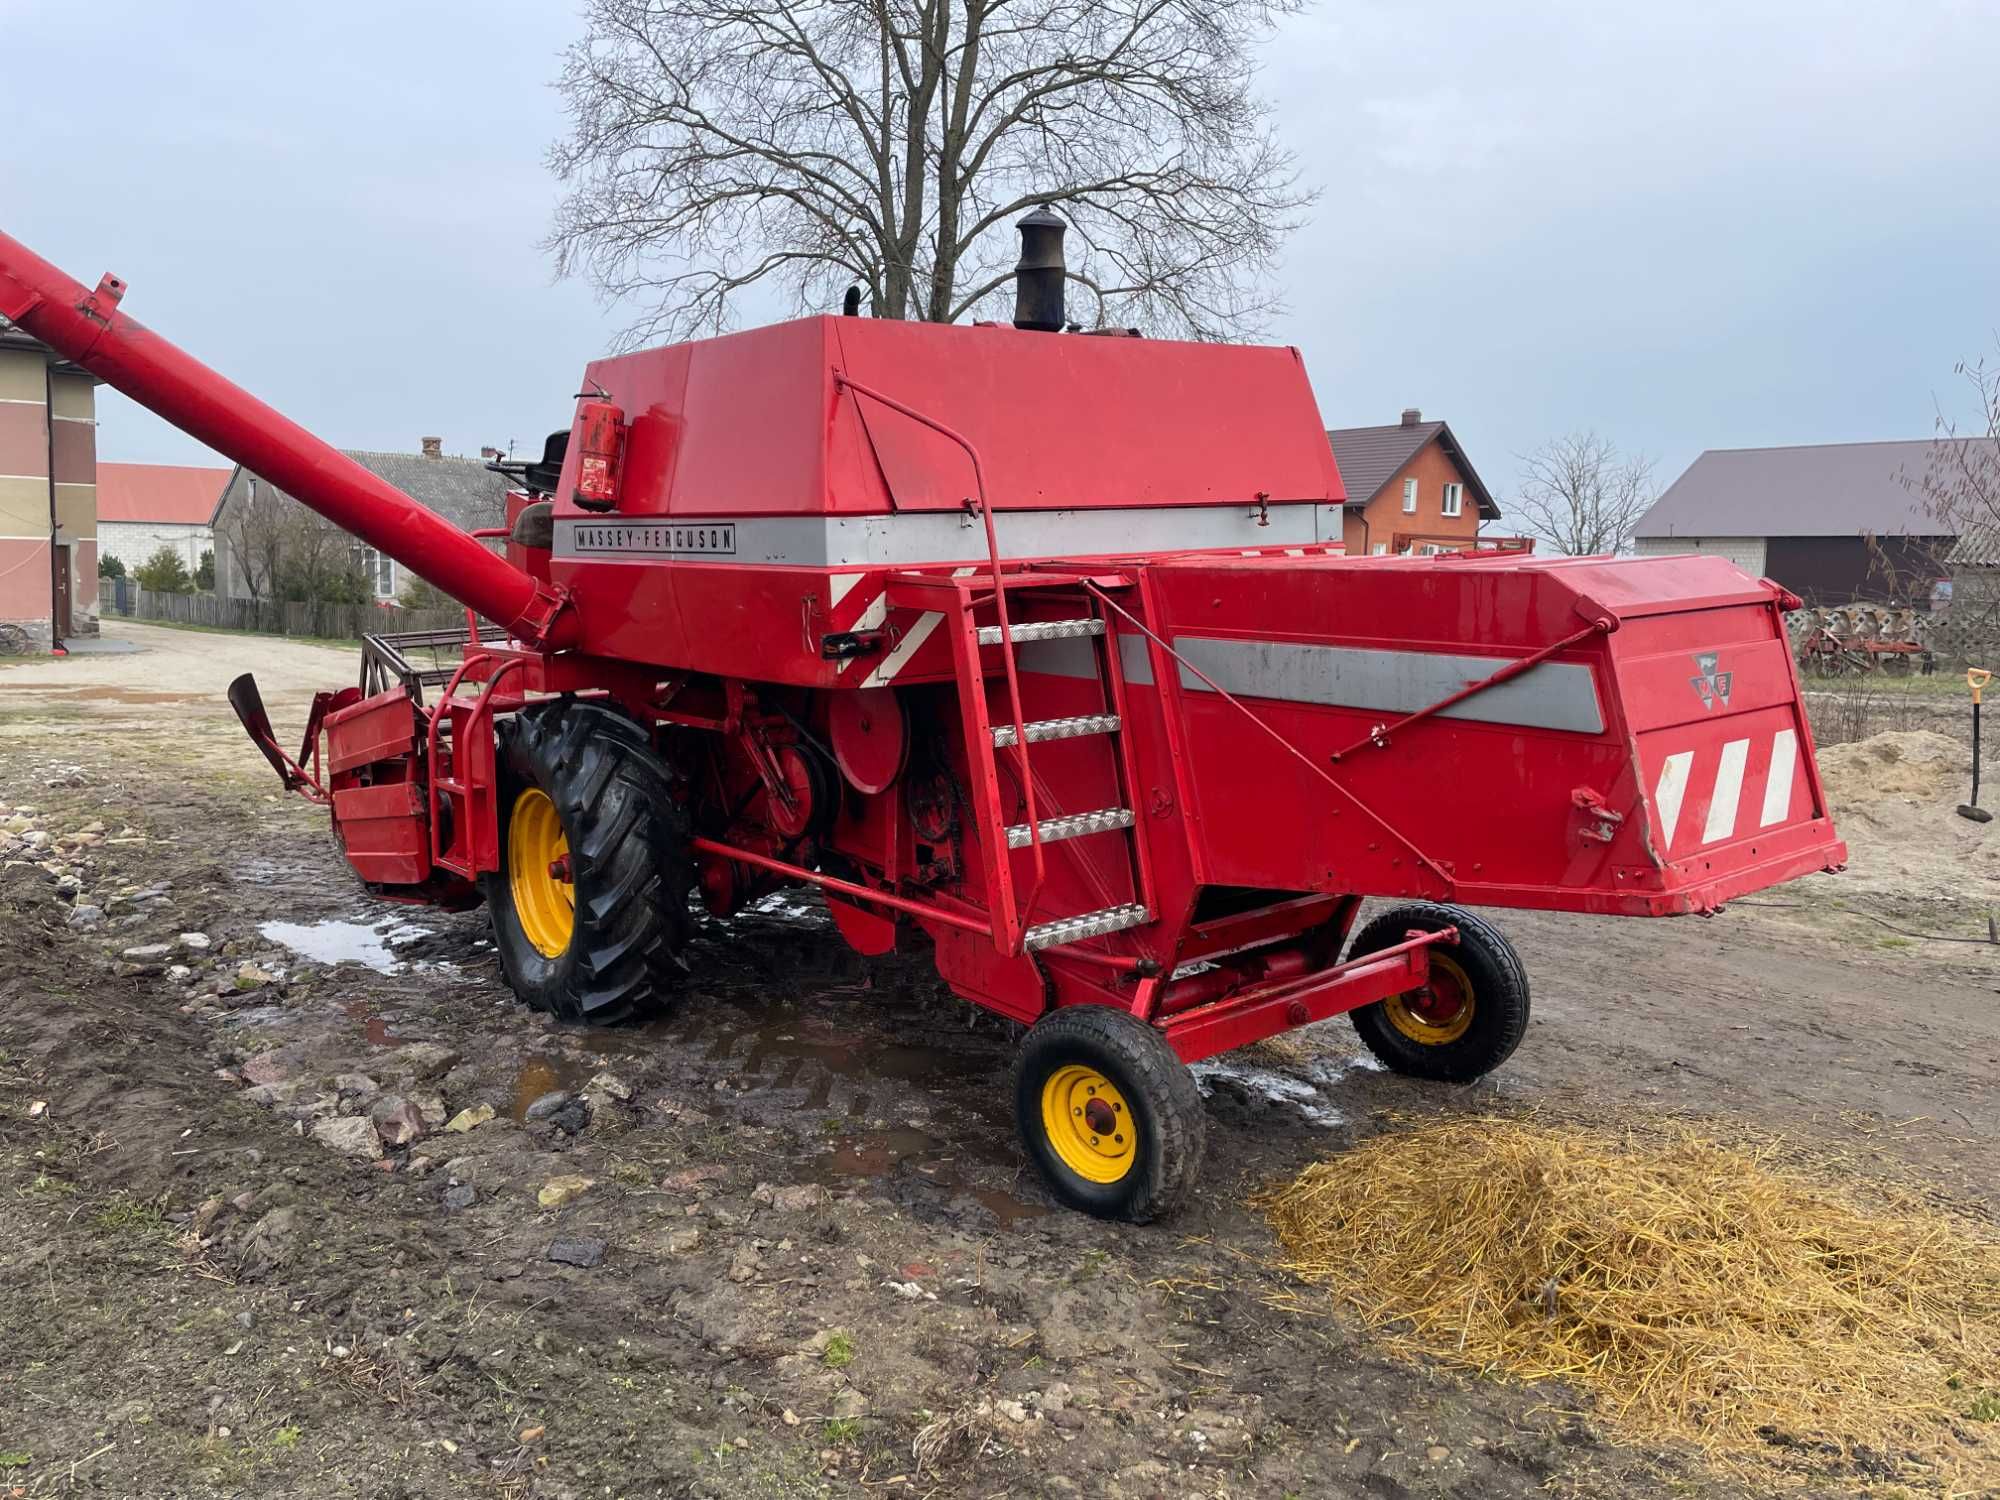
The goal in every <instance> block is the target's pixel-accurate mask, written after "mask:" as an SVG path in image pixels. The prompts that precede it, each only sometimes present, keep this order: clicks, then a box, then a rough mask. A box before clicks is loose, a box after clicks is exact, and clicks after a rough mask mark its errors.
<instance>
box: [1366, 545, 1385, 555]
mask: <svg viewBox="0 0 2000 1500" xmlns="http://www.w3.org/2000/svg"><path fill="white" fill-rule="evenodd" d="M1388 554H1389V544H1388V543H1387V542H1376V543H1375V544H1374V545H1373V546H1371V547H1370V548H1369V549H1368V555H1369V556H1370V557H1386V556H1388Z"/></svg>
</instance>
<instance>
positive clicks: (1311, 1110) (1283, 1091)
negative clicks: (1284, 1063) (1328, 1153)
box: [1188, 1057, 1347, 1128]
mask: <svg viewBox="0 0 2000 1500" xmlns="http://www.w3.org/2000/svg"><path fill="white" fill-rule="evenodd" d="M1188 1071H1189V1072H1191V1073H1193V1074H1194V1080H1195V1082H1196V1084H1198V1085H1199V1086H1200V1088H1201V1095H1202V1097H1203V1098H1204V1099H1206V1098H1207V1097H1208V1096H1209V1095H1210V1094H1212V1093H1214V1092H1215V1086H1216V1084H1217V1083H1223V1082H1227V1083H1232V1084H1234V1085H1235V1086H1236V1087H1237V1088H1240V1089H1241V1090H1243V1092H1244V1093H1246V1094H1248V1095H1250V1096H1251V1097H1252V1098H1253V1099H1261V1100H1263V1101H1265V1102H1266V1103H1268V1104H1282V1105H1284V1106H1286V1107H1287V1108H1289V1109H1292V1110H1295V1111H1297V1112H1298V1113H1299V1114H1301V1115H1303V1116H1304V1117H1305V1118H1306V1120H1308V1121H1309V1122H1310V1123H1312V1124H1314V1125H1318V1126H1320V1127H1322V1128H1328V1127H1331V1126H1334V1125H1340V1124H1344V1123H1345V1122H1346V1119H1347V1117H1346V1116H1345V1115H1343V1114H1342V1113H1341V1112H1340V1111H1339V1110H1337V1109H1334V1108H1332V1107H1331V1106H1330V1105H1328V1104H1325V1103H1323V1102H1322V1101H1321V1096H1320V1087H1321V1084H1330V1083H1333V1082H1335V1081H1337V1080H1338V1078H1339V1076H1340V1073H1341V1072H1344V1071H1345V1069H1336V1070H1335V1071H1333V1072H1332V1073H1331V1075H1330V1076H1326V1075H1322V1076H1321V1079H1320V1083H1313V1082H1310V1081H1308V1080H1306V1079H1304V1078H1294V1077H1293V1076H1292V1075H1291V1074H1289V1073H1280V1072H1278V1071H1277V1070H1276V1069H1275V1068H1260V1067H1258V1066H1257V1065H1256V1064H1254V1063H1243V1062H1236V1061H1233V1060H1232V1059H1230V1058H1228V1057H1211V1058H1209V1059H1207V1060H1206V1061H1204V1062H1198V1063H1196V1064H1194V1066H1193V1067H1191V1068H1189V1069H1188Z"/></svg>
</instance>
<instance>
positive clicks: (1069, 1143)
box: [1042, 1063, 1139, 1182]
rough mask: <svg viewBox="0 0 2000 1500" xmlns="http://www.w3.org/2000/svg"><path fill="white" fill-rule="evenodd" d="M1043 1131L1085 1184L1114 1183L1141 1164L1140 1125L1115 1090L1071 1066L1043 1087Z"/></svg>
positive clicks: (1090, 1072)
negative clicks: (1138, 1163)
mask: <svg viewBox="0 0 2000 1500" xmlns="http://www.w3.org/2000/svg"><path fill="white" fill-rule="evenodd" d="M1042 1130H1043V1132H1044V1133H1045V1134H1046V1135H1047V1136H1048V1138H1049V1144H1050V1145H1051V1146H1053V1147H1054V1148H1055V1153H1056V1155H1057V1156H1058V1157H1059V1158H1060V1159H1061V1161H1062V1164H1063V1165H1064V1166H1066V1167H1068V1168H1069V1169H1070V1170H1071V1171H1072V1172H1074V1173H1076V1175H1077V1176H1079V1177H1081V1178H1083V1179H1084V1181H1086V1182H1116V1181H1118V1180H1119V1179H1120V1178H1121V1177H1123V1176H1124V1175H1125V1174H1126V1173H1127V1172H1130V1171H1131V1170H1132V1168H1133V1165H1134V1164H1135V1163H1136V1162H1137V1161H1138V1159H1139V1130H1138V1124H1137V1122H1136V1121H1134V1120H1133V1118H1132V1110H1131V1108H1130V1106H1128V1105H1127V1104H1126V1103H1125V1096H1124V1095H1123V1094H1121V1093H1119V1092H1118V1088H1117V1085H1115V1084H1113V1083H1112V1081H1111V1080H1110V1079H1109V1078H1106V1077H1105V1076H1104V1075H1103V1074H1102V1073H1100V1072H1098V1071H1097V1070H1096V1069H1095V1068H1089V1067H1085V1066H1083V1065H1082V1064H1081V1063H1068V1064H1065V1065H1064V1066H1062V1067H1060V1068H1057V1069H1056V1070H1055V1072H1053V1073H1051V1074H1050V1075H1049V1077H1048V1081H1047V1082H1046V1083H1044V1084H1043V1085H1042Z"/></svg>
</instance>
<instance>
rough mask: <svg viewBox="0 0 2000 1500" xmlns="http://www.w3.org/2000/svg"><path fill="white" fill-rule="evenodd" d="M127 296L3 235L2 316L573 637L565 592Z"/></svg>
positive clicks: (329, 513) (498, 618) (490, 614)
mask: <svg viewBox="0 0 2000 1500" xmlns="http://www.w3.org/2000/svg"><path fill="white" fill-rule="evenodd" d="M124 295H125V283H124V282H122V281H120V280H119V279H118V278H117V277H115V276H109V275H107V276H106V277H105V278H104V279H103V280H102V281H100V282H99V283H98V284H97V290H96V291H94V292H87V291H85V290H84V288H83V286H82V284H81V283H79V282H76V281H73V280H71V279H70V277H68V276H66V275H65V274H64V273H63V272H62V271H61V270H59V269H58V268H57V267H55V266H53V265H51V264H49V262H47V261H45V260H43V259H42V258H41V257H40V256H39V255H37V254H35V252H34V251H32V250H30V249H29V248H28V247H27V246H26V245H23V244H22V243H21V242H20V241H18V240H16V239H13V238H11V237H9V236H8V235H6V234H4V233H0V317H5V318H7V319H8V320H9V321H10V322H12V323H14V324H15V325H16V326H17V327H19V328H21V329H23V330H25V331H26V332H28V333H30V334H33V335H34V336H35V337H36V338H38V339H40V340H41V341H42V342H43V343H45V344H47V345H48V346H49V347H50V348H51V349H54V350H55V351H56V352H57V353H59V354H61V355H62V356H63V357H64V358H66V359H69V360H72V361H74V362H75V363H76V364H79V365H81V366H82V367H83V368H84V369H86V370H88V371H90V373H91V374H93V375H95V376H96V377H97V378H98V379H99V380H102V381H103V382H104V383H105V384H106V385H108V386H111V387H112V388H113V389H115V390H119V391H122V392H124V393H125V394H126V395H127V396H130V397H131V398H132V399H133V400H134V401H136V402H138V403H139V404H140V405H141V406H143V407H145V408H147V410H149V411H153V412H157V413H158V414H159V415H160V416H162V417H164V418H165V419H166V420H167V421H169V422H171V423H173V424H174V426H176V427H178V428H180V429H181V431H183V432H185V433H187V434H189V435H190V436H192V437H196V438H199V439H200V440H201V441H202V442H204V443H206V444H208V446H209V447H211V448H213V449H215V450H216V452H218V453H221V454H224V455H226V456H227V457H229V458H231V459H233V460H235V461H236V462H237V463H239V464H241V465H243V467H244V468H246V469H249V470H251V471H252V472H253V473H255V474H257V475H259V476H260V477H261V478H264V479H267V480H269V481H270V482H271V483H272V484H275V485H277V486H278V487H279V488H280V489H282V490H283V491H285V493H286V494H288V495H291V496H293V497H294V498H296V499H297V500H299V501H301V502H302V503H304V504H306V505H309V506H311V507H312V508H313V509H314V510H316V511H318V512H319V513H320V514H321V515H323V516H325V517H326V518H327V519H328V520H329V521H332V522H333V523H334V524H335V525H336V526H339V527H341V528H343V529H344V530H347V531H350V532H352V533H353V534H354V535H356V536H358V537H360V538H361V540H362V541H364V542H366V543H368V544H369V545H370V546H371V547H374V548H376V549H378V550H379V551H382V552H386V553H388V554H389V555H390V556H391V557H393V558H395V559H396V560H397V561H398V562H400V563H402V564H403V566H405V567H406V568H408V569H410V570H411V571H412V572H414V573H416V574H417V575H418V576H419V577H421V578H423V579H424V580H426V581H427V582H429V583H431V584H434V585H435V586H436V587H438V588H440V589H443V590H444V591H445V592H446V593H447V594H450V595H451V596H452V597H453V598H454V599H457V600H459V601H460V602H461V603H464V604H466V605H469V606H470V607H471V608H473V609H474V610H476V611H478V612H479V613H480V614H482V615H484V616H485V617H486V618H487V619H489V620H492V621H494V622H495V623H497V624H499V625H503V626H505V627H506V628H507V630H508V631H509V632H510V633H512V634H513V635H515V636H517V637H519V638H521V639H523V640H526V641H529V642H532V643H534V644H535V645H538V646H542V647H546V648H553V647H557V646H561V645H564V644H567V643H568V638H569V636H570V634H571V632H572V631H573V630H574V628H575V616H574V615H573V614H568V613H565V612H564V610H563V603H564V596H563V595H562V594H560V593H558V592H557V591H556V590H554V589H552V588H550V587H549V586H548V585H546V584H543V583H541V582H539V581H538V580H536V579H534V578H531V577H530V576H529V575H528V574H526V573H524V572H522V571H521V570H520V569H518V568H515V567H513V566H512V565H511V564H509V563H507V562H506V561H505V560H503V559H502V558H499V557H496V556H495V555H494V554H493V553H491V552H488V551H487V550H486V549H485V548H484V547H482V546H481V545H480V544H479V543H478V542H476V541H474V540H473V539H472V538H471V537H470V536H468V535H467V534H466V533H465V532H463V531H460V530H459V529H458V528H457V527H456V526H454V525H452V524H451V523H450V522H449V521H446V520H445V519H444V518H443V517H441V516H438V515H436V514H434V513H433V512H431V511H428V510H426V509H424V507H423V506H421V505H419V504H417V503H416V501H414V500H412V499H411V498H410V497H409V496H408V495H406V494H404V493H403V492H402V491H401V490H399V489H397V488H396V487H395V486H394V485H392V484H390V483H388V482H387V481H386V480H383V479H380V478H378V477H377V476H376V475H374V474H371V473H369V472H368V470H366V469H364V468H362V467H361V465H359V464H357V463H355V462H354V461H353V460H352V459H350V458H348V457H346V456H345V455H343V454H341V453H340V452H338V451H337V450H336V449H334V448H333V447H331V446H330V445H329V444H327V443H325V442H322V441H321V440H320V439H319V438H316V437H314V436H313V435H312V434H311V433H310V432H307V431H306V430H305V429H304V428H303V427H301V426H299V425H298V424H297V423H296V422H293V421H292V420H290V419H289V418H287V417H285V416H283V415H281V414H280V413H278V412H276V411H274V410H272V409H271V408H270V407H269V406H266V405H265V404H264V403H263V402H262V401H259V400H258V399H257V398H256V397H255V396H252V395H251V394H250V393H249V392H248V391H245V390H243V389H242V388H241V387H239V386H236V385H233V384H231V383H230V382H229V381H227V380H225V379H223V377H222V376H220V375H218V374H216V372H215V371H213V370H211V369H209V368H208V366H206V365H204V364H202V363H201V362H200V361H199V360H196V359H194V358H192V357H191V356H189V355H188V354H186V353H184V352H182V351H181V350H180V349H179V348H177V347H175V346H174V345H173V344H171V343H169V342H167V340H165V339H163V338H161V337H160V336H159V335H158V334H156V333H154V332H152V330H150V329H148V328H147V327H145V325H143V324H141V323H139V322H137V321H136V320H134V319H133V318H130V317H128V316H126V315H125V314H124V313H121V312H119V311H118V302H119V299H120V298H121V297H123V296H124Z"/></svg>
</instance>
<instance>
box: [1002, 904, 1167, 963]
mask: <svg viewBox="0 0 2000 1500" xmlns="http://www.w3.org/2000/svg"><path fill="white" fill-rule="evenodd" d="M1152 919H1153V914H1152V913H1151V912H1149V911H1147V910H1146V908H1145V907H1143V906H1138V905H1131V906H1107V907H1105V908H1104V910H1103V911H1086V912H1079V913H1078V914H1077V915H1076V916H1073V917H1058V918H1057V919H1056V920H1055V921H1053V922H1043V923H1040V924H1039V925H1037V926H1034V927H1030V928H1029V929H1028V930H1027V931H1026V932H1025V933H1023V934H1022V935H1021V942H1022V945H1023V946H1024V947H1026V948H1027V949H1028V950H1029V951H1030V952H1033V951H1034V950H1035V949H1037V948H1055V947H1059V946H1060V945H1062V944H1064V943H1080V942H1082V941H1083V940H1084V939H1085V938H1094V937H1103V936H1104V934H1105V933H1107V932H1123V931H1124V930H1125V929H1126V928H1128V927H1139V926H1143V925H1144V924H1145V923H1147V922H1150V921H1151V920H1152Z"/></svg>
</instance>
